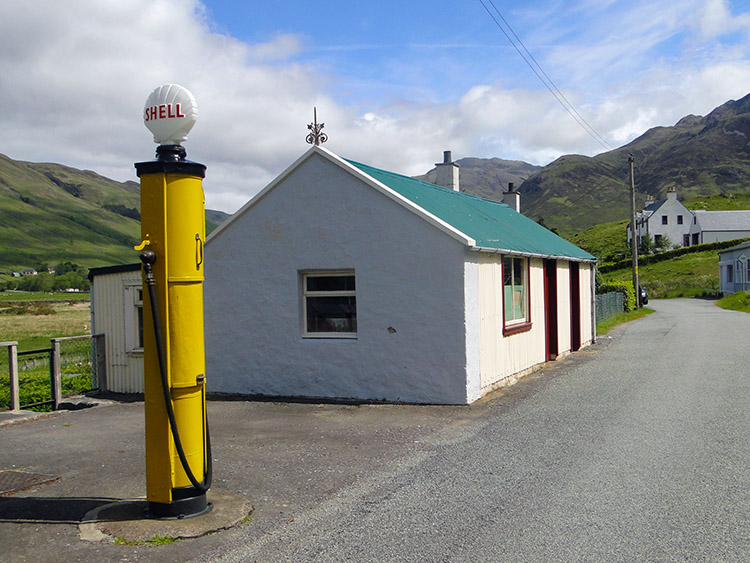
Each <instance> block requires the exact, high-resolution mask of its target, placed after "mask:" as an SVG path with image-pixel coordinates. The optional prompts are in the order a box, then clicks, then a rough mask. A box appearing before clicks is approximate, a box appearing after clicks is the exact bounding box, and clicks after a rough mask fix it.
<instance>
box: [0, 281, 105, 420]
mask: <svg viewBox="0 0 750 563" xmlns="http://www.w3.org/2000/svg"><path fill="white" fill-rule="evenodd" d="M8 293H12V294H13V299H12V300H9V299H5V298H6V297H7V295H6V294H8ZM0 295H2V297H3V299H0V342H8V341H16V342H18V351H19V352H26V351H31V350H41V349H48V348H49V347H50V339H51V338H61V337H65V336H79V335H86V334H90V332H91V331H90V329H91V312H90V310H89V302H88V301H87V300H81V299H77V300H71V299H70V298H69V295H70V294H55V295H54V296H55V297H57V296H58V295H63V296H67V297H68V298H66V299H64V300H54V299H50V297H53V296H52V295H51V294H25V295H22V294H20V293H19V292H4V293H3V294H0ZM77 297H80V295H79V296H77ZM40 298H42V299H44V301H39V300H38V299H40ZM73 349H75V350H73ZM6 350H7V349H6V348H5V347H2V348H0V409H3V408H8V406H9V401H10V388H9V384H10V383H9V382H10V379H9V376H8V354H7V351H6ZM62 359H63V367H62V371H63V379H62V387H63V394H68V393H76V392H80V391H81V390H86V389H90V388H91V363H90V344H89V343H88V341H84V342H80V343H77V344H73V345H71V344H68V345H67V346H66V347H65V349H64V350H63V358H62ZM19 371H20V373H19V382H20V396H21V404H22V405H28V404H30V403H35V402H38V401H45V400H48V399H49V398H50V397H51V392H50V384H49V381H50V378H49V354H48V353H47V354H39V355H34V356H25V357H24V358H23V360H22V359H21V357H19ZM45 409H46V410H49V407H39V408H35V409H34V410H45Z"/></svg>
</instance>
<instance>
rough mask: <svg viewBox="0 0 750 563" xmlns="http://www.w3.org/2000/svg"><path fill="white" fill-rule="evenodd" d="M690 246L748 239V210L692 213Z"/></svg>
mask: <svg viewBox="0 0 750 563" xmlns="http://www.w3.org/2000/svg"><path fill="white" fill-rule="evenodd" d="M692 213H693V221H692V225H691V226H690V233H689V235H690V244H691V245H693V244H708V243H711V242H723V241H725V240H734V239H738V238H746V237H750V210H743V211H701V210H696V211H693V212H692Z"/></svg>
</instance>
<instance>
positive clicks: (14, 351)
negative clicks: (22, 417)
mask: <svg viewBox="0 0 750 563" xmlns="http://www.w3.org/2000/svg"><path fill="white" fill-rule="evenodd" d="M0 346H7V347H8V377H9V379H10V410H13V411H17V410H19V409H20V408H21V399H20V397H19V394H18V391H19V388H18V342H16V341H12V342H0Z"/></svg>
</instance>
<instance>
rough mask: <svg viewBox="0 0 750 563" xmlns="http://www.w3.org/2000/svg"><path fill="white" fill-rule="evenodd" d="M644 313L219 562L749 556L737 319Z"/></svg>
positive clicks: (669, 307)
mask: <svg viewBox="0 0 750 563" xmlns="http://www.w3.org/2000/svg"><path fill="white" fill-rule="evenodd" d="M652 308H653V309H655V310H656V311H657V313H655V314H652V315H650V316H649V317H648V318H646V319H643V320H640V321H638V322H636V323H632V324H630V325H627V326H625V327H624V328H623V329H621V331H620V332H619V333H618V335H617V336H616V338H615V340H614V342H613V343H612V344H611V345H610V346H608V347H607V348H606V349H605V350H603V351H600V352H599V353H596V354H595V355H593V356H591V357H590V358H589V359H588V361H579V362H577V363H576V365H568V366H567V367H568V368H569V369H561V370H559V371H558V372H556V373H555V372H550V373H547V374H546V377H545V376H542V379H541V380H539V381H537V382H536V383H537V384H536V385H531V387H528V388H526V389H522V390H520V391H521V394H522V396H521V397H519V398H518V399H517V400H512V401H499V402H498V403H497V404H495V405H491V406H490V408H488V409H487V411H486V412H484V413H483V416H482V417H481V418H480V419H478V420H473V421H470V422H469V423H466V424H464V425H461V426H459V427H454V428H453V429H452V435H451V436H446V435H444V436H442V437H441V438H440V439H439V441H438V443H437V445H436V447H435V448H434V449H432V450H428V451H425V450H420V453H419V454H416V455H413V456H411V457H409V456H407V457H405V458H403V459H401V460H398V462H397V463H394V464H393V465H391V466H390V467H389V468H387V469H386V470H385V471H384V472H383V471H380V472H377V471H376V473H375V474H374V475H373V477H372V478H369V479H368V478H367V477H365V478H363V479H362V480H360V481H358V482H356V483H354V484H353V485H352V486H350V487H347V488H345V489H343V490H342V491H340V492H338V493H337V494H336V495H334V496H333V497H332V498H330V499H329V500H328V501H327V502H325V503H322V504H321V505H319V506H317V507H315V508H313V509H311V510H307V511H305V512H302V513H301V514H297V515H295V518H294V520H293V521H290V522H288V523H287V525H285V526H283V527H280V528H276V529H274V530H273V531H272V532H271V533H269V534H266V535H264V536H263V537H261V538H259V539H257V540H255V541H253V542H251V543H248V544H243V545H235V546H225V548H226V547H231V549H230V550H229V551H227V550H226V549H222V551H221V555H222V560H224V561H474V562H475V561H514V562H518V561H535V562H536V561H592V562H593V561H596V562H602V561H608V562H612V561H660V562H663V561H681V562H686V561H749V560H750V519H749V511H750V443H749V440H750V438H749V437H750V365H749V362H748V359H749V358H750V350H749V348H748V345H749V344H750V339H749V335H750V315H747V314H742V313H735V312H727V311H723V310H721V309H718V308H717V307H715V306H714V305H713V304H712V303H710V302H705V301H699V300H673V301H657V302H653V303H652ZM584 354H585V352H584ZM219 554H220V553H219V552H214V553H212V554H209V556H208V557H207V559H211V558H213V557H216V556H218V555H219Z"/></svg>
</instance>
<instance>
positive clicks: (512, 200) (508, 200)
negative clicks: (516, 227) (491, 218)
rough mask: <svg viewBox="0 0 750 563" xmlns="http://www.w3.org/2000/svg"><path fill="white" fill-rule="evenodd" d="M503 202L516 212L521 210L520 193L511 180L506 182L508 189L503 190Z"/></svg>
mask: <svg viewBox="0 0 750 563" xmlns="http://www.w3.org/2000/svg"><path fill="white" fill-rule="evenodd" d="M503 203H504V204H505V205H507V206H508V207H510V208H511V209H514V210H516V211H517V212H518V213H520V212H521V194H520V193H519V192H518V190H516V186H515V185H514V184H513V182H508V191H505V192H503Z"/></svg>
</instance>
